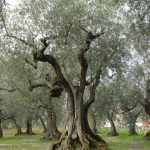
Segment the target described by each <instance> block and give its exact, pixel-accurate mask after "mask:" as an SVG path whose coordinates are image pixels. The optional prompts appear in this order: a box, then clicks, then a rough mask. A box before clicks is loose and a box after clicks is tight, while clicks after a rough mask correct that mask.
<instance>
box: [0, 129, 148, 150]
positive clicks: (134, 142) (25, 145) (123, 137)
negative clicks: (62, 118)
mask: <svg viewBox="0 0 150 150" xmlns="http://www.w3.org/2000/svg"><path fill="white" fill-rule="evenodd" d="M118 131H119V134H120V135H119V136H117V137H109V136H107V133H108V129H101V130H100V133H101V136H102V137H103V138H104V139H105V140H106V141H107V143H108V144H109V148H110V150H150V141H146V140H145V139H144V133H140V134H139V135H138V136H128V133H127V131H126V130H123V129H119V130H118ZM35 132H36V133H37V134H35V135H32V136H26V135H23V136H16V137H15V136H14V134H15V131H14V130H12V129H9V130H4V138H2V139H0V150H48V148H49V145H50V144H51V141H48V140H42V139H41V138H42V134H40V133H39V132H40V131H39V130H38V131H35Z"/></svg>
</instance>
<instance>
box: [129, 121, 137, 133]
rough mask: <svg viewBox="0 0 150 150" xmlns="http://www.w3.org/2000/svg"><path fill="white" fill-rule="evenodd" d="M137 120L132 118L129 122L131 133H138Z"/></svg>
mask: <svg viewBox="0 0 150 150" xmlns="http://www.w3.org/2000/svg"><path fill="white" fill-rule="evenodd" d="M135 122H136V120H134V119H133V120H132V121H130V122H129V135H137V132H136V128H135Z"/></svg>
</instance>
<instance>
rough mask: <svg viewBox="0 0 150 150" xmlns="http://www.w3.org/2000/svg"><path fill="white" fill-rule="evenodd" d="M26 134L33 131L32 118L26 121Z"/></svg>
mask: <svg viewBox="0 0 150 150" xmlns="http://www.w3.org/2000/svg"><path fill="white" fill-rule="evenodd" d="M26 127H27V129H26V134H28V135H32V134H33V132H32V119H28V120H27V122H26Z"/></svg>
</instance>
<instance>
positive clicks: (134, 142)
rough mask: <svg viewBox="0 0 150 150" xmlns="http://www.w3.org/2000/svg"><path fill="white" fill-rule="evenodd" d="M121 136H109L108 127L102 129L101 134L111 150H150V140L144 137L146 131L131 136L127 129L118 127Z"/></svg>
mask: <svg viewBox="0 0 150 150" xmlns="http://www.w3.org/2000/svg"><path fill="white" fill-rule="evenodd" d="M117 131H118V133H119V136H115V137H110V136H107V133H108V129H101V131H100V134H101V136H102V137H103V138H104V139H105V140H106V142H107V143H108V145H109V148H110V150H150V141H147V140H146V139H145V138H144V135H145V133H144V132H142V133H139V134H138V135H137V136H129V135H128V132H127V130H125V129H118V130H117Z"/></svg>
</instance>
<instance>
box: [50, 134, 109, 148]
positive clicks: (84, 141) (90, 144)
mask: <svg viewBox="0 0 150 150" xmlns="http://www.w3.org/2000/svg"><path fill="white" fill-rule="evenodd" d="M97 137H98V135H97ZM79 149H81V150H108V145H107V144H106V143H104V142H100V141H98V140H96V139H94V138H92V137H91V136H90V135H87V134H83V133H82V135H80V138H79V137H78V136H77V137H76V138H74V139H72V138H70V139H68V137H67V136H65V137H61V139H60V141H59V142H57V143H55V144H53V145H51V146H50V149H49V150H79Z"/></svg>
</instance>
